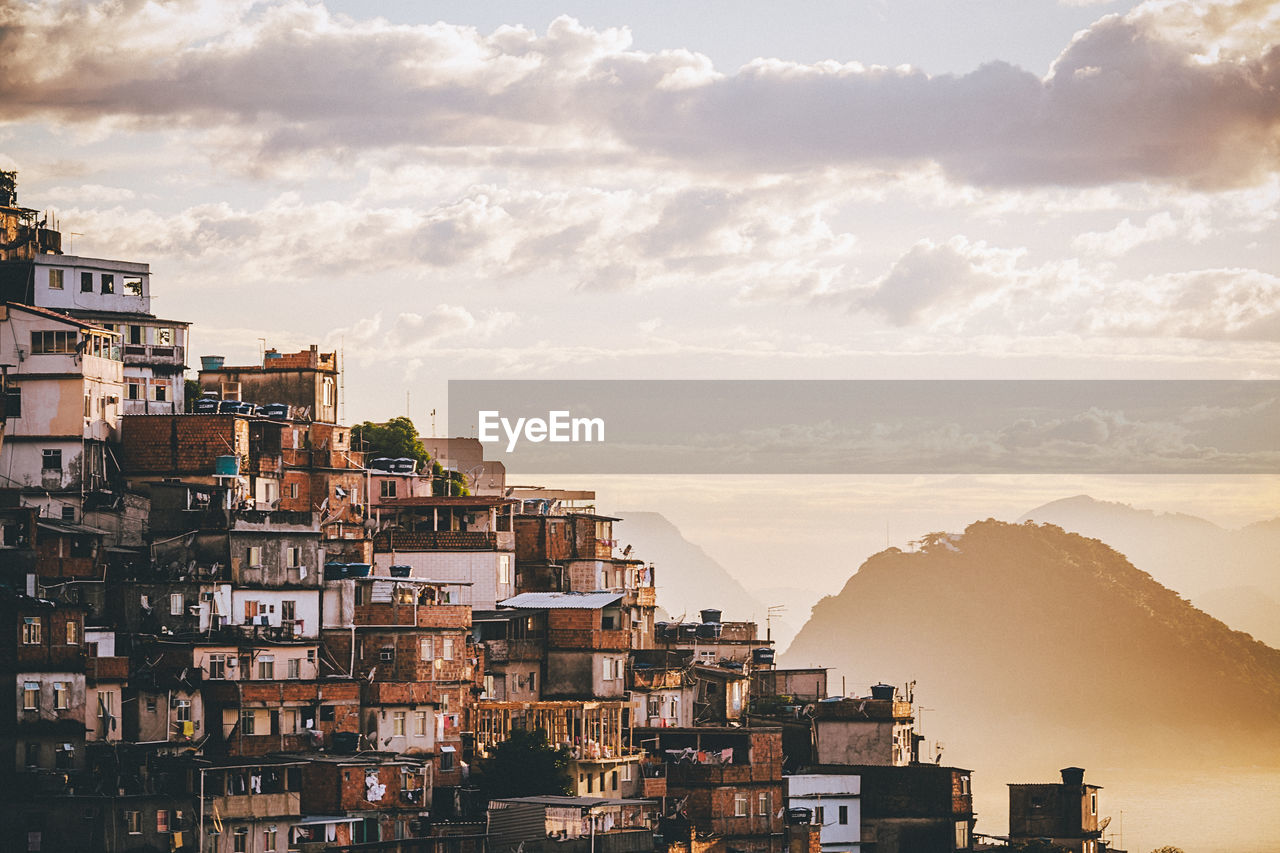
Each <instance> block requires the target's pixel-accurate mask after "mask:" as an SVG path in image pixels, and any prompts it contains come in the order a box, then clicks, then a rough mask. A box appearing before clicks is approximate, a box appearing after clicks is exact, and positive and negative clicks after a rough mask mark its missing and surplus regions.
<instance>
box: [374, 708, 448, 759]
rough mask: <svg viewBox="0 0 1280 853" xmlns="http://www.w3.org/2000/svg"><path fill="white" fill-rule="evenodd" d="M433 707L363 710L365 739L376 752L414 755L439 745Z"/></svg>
mask: <svg viewBox="0 0 1280 853" xmlns="http://www.w3.org/2000/svg"><path fill="white" fill-rule="evenodd" d="M436 727H437V721H436V708H435V706H434V705H376V706H366V708H365V711H364V725H363V727H362V729H363V732H364V735H365V737H367V738H368V739H369V742H370V743H371V744H373V748H374V749H381V750H390V751H392V752H401V753H409V754H411V755H412V754H414V753H416V752H419V751H421V752H430V751H431V750H433V749H435V744H436Z"/></svg>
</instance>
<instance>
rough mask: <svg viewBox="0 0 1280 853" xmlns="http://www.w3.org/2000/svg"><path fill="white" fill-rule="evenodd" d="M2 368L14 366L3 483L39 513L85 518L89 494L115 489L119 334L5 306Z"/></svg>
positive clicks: (0, 323) (1, 312)
mask: <svg viewBox="0 0 1280 853" xmlns="http://www.w3.org/2000/svg"><path fill="white" fill-rule="evenodd" d="M0 363H5V364H11V365H13V367H11V368H10V369H9V376H8V396H7V397H6V400H5V405H6V411H7V412H8V418H7V421H6V425H5V439H4V445H3V449H0V484H3V485H4V486H5V487H12V488H17V489H20V490H21V492H22V497H23V501H24V502H25V503H27V504H28V505H31V506H38V507H40V509H41V514H42V515H45V516H49V517H52V518H59V519H62V520H64V521H72V522H77V521H79V520H80V519H81V514H82V511H83V505H84V498H85V495H86V494H87V493H90V492H95V491H99V490H105V489H107V488H109V487H110V485H111V481H112V478H113V475H114V474H115V466H114V463H113V462H112V459H111V455H110V454H109V453H108V451H107V445H108V443H110V442H113V441H115V440H116V439H117V438H118V431H119V428H120V413H121V404H120V401H121V397H122V395H123V393H124V385H123V376H124V373H123V371H124V364H123V362H122V361H121V355H120V336H119V335H118V334H117V333H115V332H111V331H108V330H106V329H104V328H102V327H100V326H96V325H93V324H92V323H87V322H84V321H81V320H76V319H74V318H71V317H67V316H65V315H63V314H58V313H56V312H54V311H50V310H47V309H44V308H35V307H31V306H27V305H18V304H14V303H6V304H0Z"/></svg>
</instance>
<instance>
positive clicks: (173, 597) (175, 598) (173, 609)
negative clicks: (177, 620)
mask: <svg viewBox="0 0 1280 853" xmlns="http://www.w3.org/2000/svg"><path fill="white" fill-rule="evenodd" d="M186 606H187V600H186V599H185V598H183V597H182V593H180V592H174V593H170V594H169V615H170V616H181V615H182V611H183V609H184V608H185V607H186Z"/></svg>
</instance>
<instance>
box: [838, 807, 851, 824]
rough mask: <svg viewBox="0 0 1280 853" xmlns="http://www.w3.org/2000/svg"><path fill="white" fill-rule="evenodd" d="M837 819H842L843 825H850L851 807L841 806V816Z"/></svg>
mask: <svg viewBox="0 0 1280 853" xmlns="http://www.w3.org/2000/svg"><path fill="white" fill-rule="evenodd" d="M837 820H839V821H840V825H841V826H848V824H849V807H848V806H841V807H840V817H839V818H837Z"/></svg>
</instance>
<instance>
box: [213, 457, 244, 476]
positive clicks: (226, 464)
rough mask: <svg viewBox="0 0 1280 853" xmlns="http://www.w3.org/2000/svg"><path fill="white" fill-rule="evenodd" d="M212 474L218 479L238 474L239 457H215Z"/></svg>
mask: <svg viewBox="0 0 1280 853" xmlns="http://www.w3.org/2000/svg"><path fill="white" fill-rule="evenodd" d="M213 473H214V474H216V475H217V476H219V477H234V476H236V475H237V474H239V473H240V457H238V456H234V455H231V456H215V457H214V459H213Z"/></svg>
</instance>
